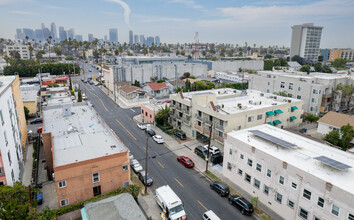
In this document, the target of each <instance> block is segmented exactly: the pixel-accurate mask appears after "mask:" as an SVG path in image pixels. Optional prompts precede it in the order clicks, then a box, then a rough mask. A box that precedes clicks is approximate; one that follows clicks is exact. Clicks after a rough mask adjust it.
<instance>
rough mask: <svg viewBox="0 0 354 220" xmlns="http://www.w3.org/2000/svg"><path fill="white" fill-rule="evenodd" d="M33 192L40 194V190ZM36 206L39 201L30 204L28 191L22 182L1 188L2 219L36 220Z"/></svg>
mask: <svg viewBox="0 0 354 220" xmlns="http://www.w3.org/2000/svg"><path fill="white" fill-rule="evenodd" d="M32 192H38V189H33V190H32ZM31 206H32V209H31V210H30V207H31ZM36 206H37V200H35V199H32V202H31V204H30V198H29V193H28V189H27V188H26V186H24V185H22V184H21V183H20V182H15V183H14V186H7V185H5V186H1V187H0V219H34V218H33V216H34V215H35V214H36V209H35V207H36ZM30 213H32V214H30Z"/></svg>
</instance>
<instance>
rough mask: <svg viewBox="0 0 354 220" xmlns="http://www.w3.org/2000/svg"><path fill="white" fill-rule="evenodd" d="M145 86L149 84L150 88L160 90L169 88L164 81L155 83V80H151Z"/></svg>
mask: <svg viewBox="0 0 354 220" xmlns="http://www.w3.org/2000/svg"><path fill="white" fill-rule="evenodd" d="M147 86H149V87H150V88H151V89H152V90H154V91H155V90H160V89H163V88H169V87H168V86H167V85H166V84H165V83H155V82H151V83H149V84H147Z"/></svg>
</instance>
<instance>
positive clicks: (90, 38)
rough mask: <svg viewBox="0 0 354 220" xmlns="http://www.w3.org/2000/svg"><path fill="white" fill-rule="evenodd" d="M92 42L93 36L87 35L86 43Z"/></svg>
mask: <svg viewBox="0 0 354 220" xmlns="http://www.w3.org/2000/svg"><path fill="white" fill-rule="evenodd" d="M92 41H93V34H88V42H92Z"/></svg>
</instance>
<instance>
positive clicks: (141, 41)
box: [139, 35, 145, 45]
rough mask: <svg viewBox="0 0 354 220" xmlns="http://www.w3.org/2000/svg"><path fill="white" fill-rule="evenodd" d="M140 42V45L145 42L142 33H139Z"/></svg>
mask: <svg viewBox="0 0 354 220" xmlns="http://www.w3.org/2000/svg"><path fill="white" fill-rule="evenodd" d="M139 41H140V44H141V45H143V44H145V37H144V35H140V40H139Z"/></svg>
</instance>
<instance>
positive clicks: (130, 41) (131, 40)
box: [129, 30, 134, 45]
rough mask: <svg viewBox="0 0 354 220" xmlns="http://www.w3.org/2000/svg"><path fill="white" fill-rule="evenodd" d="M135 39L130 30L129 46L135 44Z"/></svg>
mask: <svg viewBox="0 0 354 220" xmlns="http://www.w3.org/2000/svg"><path fill="white" fill-rule="evenodd" d="M133 38H134V36H133V31H132V30H130V31H129V44H130V45H133V44H134V41H133Z"/></svg>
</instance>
